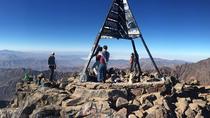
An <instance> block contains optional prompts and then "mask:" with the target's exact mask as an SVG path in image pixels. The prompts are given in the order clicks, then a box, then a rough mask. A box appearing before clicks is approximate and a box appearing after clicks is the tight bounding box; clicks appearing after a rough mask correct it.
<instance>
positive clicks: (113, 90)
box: [0, 74, 210, 118]
mask: <svg viewBox="0 0 210 118" xmlns="http://www.w3.org/2000/svg"><path fill="white" fill-rule="evenodd" d="M125 76H126V75H125ZM78 78H79V77H78V75H74V76H72V77H70V78H69V79H67V80H61V81H59V82H58V83H56V84H55V86H42V87H41V86H38V85H37V84H35V83H33V82H31V83H30V84H28V83H18V84H17V94H16V97H15V99H14V100H13V101H12V102H11V104H10V105H9V106H8V107H7V108H5V109H1V110H0V118H43V117H50V118H59V117H60V118H71V117H87V118H194V117H195V118H208V117H210V94H209V92H210V87H203V86H198V85H195V84H192V85H191V84H184V83H179V82H178V81H177V80H176V78H174V77H166V81H147V80H152V79H154V78H155V77H151V76H150V75H146V74H145V76H144V79H145V80H144V81H142V82H139V83H133V84H129V83H127V82H122V83H110V82H107V83H94V82H86V83H80V82H79V79H78ZM146 78H148V79H146Z"/></svg>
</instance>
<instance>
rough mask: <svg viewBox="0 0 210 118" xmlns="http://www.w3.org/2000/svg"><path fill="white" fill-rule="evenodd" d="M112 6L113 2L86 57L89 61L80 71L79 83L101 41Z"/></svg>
mask: <svg viewBox="0 0 210 118" xmlns="http://www.w3.org/2000/svg"><path fill="white" fill-rule="evenodd" d="M113 4H114V0H113V1H112V4H111V6H110V9H109V12H108V14H107V16H106V20H105V22H104V24H103V27H102V29H101V30H100V32H99V34H98V36H97V37H96V40H95V42H94V45H93V47H92V50H91V52H90V54H89V56H88V59H89V60H88V62H87V63H86V64H85V67H84V68H83V70H82V73H81V75H80V81H81V82H83V80H84V78H85V75H86V72H87V69H88V66H89V65H90V62H91V59H92V55H93V54H94V52H95V50H96V48H97V46H98V43H99V41H100V39H101V33H102V32H103V30H104V26H105V23H106V21H107V19H108V16H109V13H110V12H111V10H112V9H111V8H112V5H113ZM84 81H86V80H84Z"/></svg>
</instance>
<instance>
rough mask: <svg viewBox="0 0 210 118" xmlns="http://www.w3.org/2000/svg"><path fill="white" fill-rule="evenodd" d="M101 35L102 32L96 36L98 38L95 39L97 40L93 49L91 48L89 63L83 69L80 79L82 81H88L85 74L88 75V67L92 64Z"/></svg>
mask: <svg viewBox="0 0 210 118" xmlns="http://www.w3.org/2000/svg"><path fill="white" fill-rule="evenodd" d="M100 37H101V35H100V34H99V35H98V36H97V37H96V40H95V42H94V44H93V47H92V49H91V52H90V54H89V56H88V59H89V60H88V61H87V63H86V64H85V67H84V68H83V70H82V73H81V75H80V81H81V82H85V81H87V80H86V79H85V76H86V73H87V69H88V67H89V65H90V62H91V60H92V58H93V54H94V52H95V51H96V48H97V46H98V43H99V41H100Z"/></svg>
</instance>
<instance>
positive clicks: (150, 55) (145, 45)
mask: <svg viewBox="0 0 210 118" xmlns="http://www.w3.org/2000/svg"><path fill="white" fill-rule="evenodd" d="M140 38H141V40H142V42H143V45H144V47H145V49H146V51H147V53H148V55H149V57H150V59H151V61H152V63H153V65H154V67H155V69H156V71H157V72H158V75H159V76H162V75H161V73H160V70H159V69H158V67H157V65H156V63H155V61H154V59H153V57H152V54H151V53H150V51H149V48H148V47H147V44H146V42H145V41H144V38H143V36H142V34H140Z"/></svg>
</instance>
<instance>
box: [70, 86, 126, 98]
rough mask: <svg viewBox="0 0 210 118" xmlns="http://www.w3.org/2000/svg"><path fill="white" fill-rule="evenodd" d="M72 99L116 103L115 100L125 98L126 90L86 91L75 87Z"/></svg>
mask: <svg viewBox="0 0 210 118" xmlns="http://www.w3.org/2000/svg"><path fill="white" fill-rule="evenodd" d="M72 96H74V97H78V98H79V97H80V98H86V99H94V100H105V101H107V100H110V99H111V100H113V101H116V100H117V98H119V97H122V98H127V90H126V89H120V90H116V89H97V90H92V89H87V88H84V87H76V90H75V92H74V93H73V95H72Z"/></svg>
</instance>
